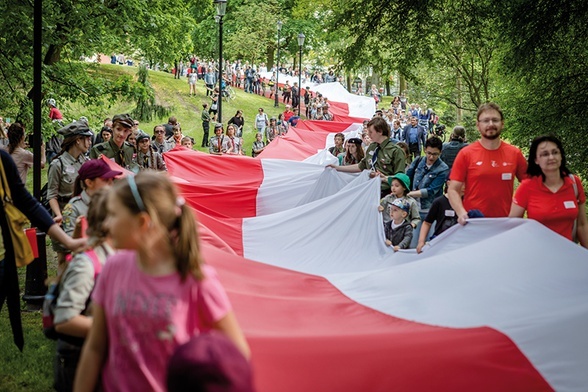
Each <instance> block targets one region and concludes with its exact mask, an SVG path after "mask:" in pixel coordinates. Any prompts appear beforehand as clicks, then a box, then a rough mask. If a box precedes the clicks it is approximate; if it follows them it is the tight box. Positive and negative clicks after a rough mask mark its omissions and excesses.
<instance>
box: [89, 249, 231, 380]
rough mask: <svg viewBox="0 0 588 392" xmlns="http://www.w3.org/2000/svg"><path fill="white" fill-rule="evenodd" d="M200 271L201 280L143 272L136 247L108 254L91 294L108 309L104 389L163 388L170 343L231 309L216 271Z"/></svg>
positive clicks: (184, 338)
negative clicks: (109, 255)
mask: <svg viewBox="0 0 588 392" xmlns="http://www.w3.org/2000/svg"><path fill="white" fill-rule="evenodd" d="M202 272H203V273H204V276H205V278H204V279H203V280H201V281H196V280H195V279H194V278H193V277H192V276H189V277H188V278H187V279H186V280H185V282H183V283H182V282H181V279H180V275H179V274H177V273H174V274H171V275H166V276H151V275H147V274H145V273H144V272H142V271H141V270H140V269H139V267H138V265H137V258H136V253H135V252H132V251H122V252H119V253H117V254H116V255H114V256H112V257H111V258H109V260H108V262H107V263H106V265H105V267H104V269H103V271H102V273H101V274H100V278H99V279H98V283H97V285H96V288H95V289H94V293H93V294H92V300H93V301H94V302H95V303H96V304H98V305H100V306H102V308H103V309H104V312H105V315H106V325H107V330H108V357H107V359H106V363H105V365H104V368H103V372H102V383H103V387H104V390H105V391H165V377H166V366H167V362H168V359H169V357H170V356H171V354H172V353H173V351H174V349H175V348H176V347H177V346H179V345H181V344H183V343H186V342H187V341H188V340H189V339H190V338H191V337H192V336H194V335H197V334H198V333H200V332H202V331H206V330H210V329H211V328H212V325H213V324H214V323H215V322H216V321H219V320H220V319H222V318H223V317H224V316H225V315H226V314H227V313H228V312H229V311H230V310H231V305H230V303H229V299H228V297H227V295H226V292H225V291H224V289H223V287H222V286H221V284H220V282H219V281H218V278H217V275H216V271H215V270H214V269H213V268H212V267H210V266H207V265H204V266H202Z"/></svg>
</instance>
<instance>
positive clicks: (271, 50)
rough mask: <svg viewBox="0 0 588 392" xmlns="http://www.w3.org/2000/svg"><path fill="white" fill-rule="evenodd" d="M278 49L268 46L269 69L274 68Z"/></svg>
mask: <svg viewBox="0 0 588 392" xmlns="http://www.w3.org/2000/svg"><path fill="white" fill-rule="evenodd" d="M275 53H276V50H275V49H274V48H273V47H268V48H267V53H266V54H267V69H268V71H269V70H270V69H272V68H273V66H274V61H275Z"/></svg>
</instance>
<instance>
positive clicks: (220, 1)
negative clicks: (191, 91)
mask: <svg viewBox="0 0 588 392" xmlns="http://www.w3.org/2000/svg"><path fill="white" fill-rule="evenodd" d="M214 5H215V6H216V16H218V91H219V95H218V97H217V99H216V106H217V109H218V111H217V121H218V122H219V123H222V122H223V114H222V113H223V109H222V107H223V85H222V82H223V16H225V12H226V11H227V0H214Z"/></svg>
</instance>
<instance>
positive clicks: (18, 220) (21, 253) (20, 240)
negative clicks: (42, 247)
mask: <svg viewBox="0 0 588 392" xmlns="http://www.w3.org/2000/svg"><path fill="white" fill-rule="evenodd" d="M0 175H2V186H1V187H0V198H2V205H3V207H4V214H5V215H6V221H7V223H8V229H9V231H10V238H11V240H12V247H13V248H14V260H15V261H16V266H17V267H24V266H26V265H29V264H30V263H31V262H32V261H33V260H34V259H35V257H34V256H33V249H32V248H31V244H30V243H29V240H28V238H27V235H26V233H25V231H24V229H25V227H26V226H28V223H29V220H28V219H27V217H26V216H25V215H24V214H23V213H22V212H20V210H19V209H18V208H16V206H15V205H14V203H13V201H12V197H11V195H10V187H9V186H8V182H7V180H6V172H5V171H4V164H3V163H2V159H0Z"/></svg>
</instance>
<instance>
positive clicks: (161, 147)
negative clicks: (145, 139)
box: [151, 140, 176, 154]
mask: <svg viewBox="0 0 588 392" xmlns="http://www.w3.org/2000/svg"><path fill="white" fill-rule="evenodd" d="M151 146H152V147H153V148H154V149H155V151H157V152H158V153H160V154H163V153H164V152H168V151H170V150H172V149H173V148H174V147H175V146H176V143H175V142H169V141H167V140H164V141H163V143H159V142H158V141H157V140H153V141H152V142H151Z"/></svg>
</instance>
